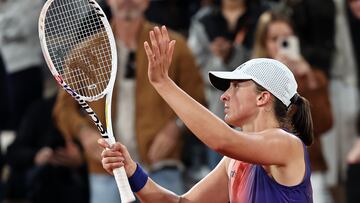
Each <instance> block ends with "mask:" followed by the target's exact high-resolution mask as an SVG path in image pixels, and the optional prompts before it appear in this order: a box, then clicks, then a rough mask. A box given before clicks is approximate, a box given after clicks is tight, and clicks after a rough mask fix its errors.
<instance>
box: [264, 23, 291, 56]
mask: <svg viewBox="0 0 360 203" xmlns="http://www.w3.org/2000/svg"><path fill="white" fill-rule="evenodd" d="M291 35H293V30H292V29H291V27H290V25H289V24H288V23H286V22H283V21H277V22H273V23H270V25H269V28H268V33H267V35H266V39H265V49H266V51H267V53H268V56H269V57H270V58H275V57H276V56H277V54H278V52H279V41H280V40H281V39H284V38H287V37H289V36H291Z"/></svg>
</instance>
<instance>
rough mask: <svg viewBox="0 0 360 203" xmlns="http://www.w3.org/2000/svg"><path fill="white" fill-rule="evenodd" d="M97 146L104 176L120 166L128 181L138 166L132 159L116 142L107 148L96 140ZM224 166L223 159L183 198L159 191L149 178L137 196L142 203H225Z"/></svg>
mask: <svg viewBox="0 0 360 203" xmlns="http://www.w3.org/2000/svg"><path fill="white" fill-rule="evenodd" d="M98 143H99V144H100V146H101V147H103V148H104V151H103V153H102V154H101V156H102V165H103V167H104V168H105V170H106V171H107V172H109V173H110V174H112V170H113V169H114V168H118V167H122V166H123V167H124V168H125V171H126V174H127V176H128V177H131V176H132V175H133V174H134V173H135V170H136V168H137V164H136V163H135V162H134V161H133V160H132V159H131V157H130V155H129V153H128V151H127V149H126V147H125V146H124V145H122V144H120V143H118V142H117V143H115V144H114V145H113V146H111V147H110V146H109V145H108V144H107V143H106V141H105V140H104V139H99V142H98ZM109 148H110V149H109ZM227 163H228V159H227V158H224V159H223V160H222V161H221V162H220V163H219V164H218V166H217V167H216V168H215V169H214V170H213V171H212V172H211V173H210V174H208V175H207V176H206V177H205V178H204V179H203V180H201V181H200V182H199V183H197V184H196V185H195V186H194V187H193V188H192V189H191V190H190V191H188V192H187V193H185V194H184V195H182V196H179V195H176V194H175V193H173V192H171V191H169V190H167V189H165V188H163V187H161V186H160V185H158V184H156V183H155V182H154V181H153V180H151V179H150V178H148V179H147V182H146V183H145V185H144V187H143V188H141V189H140V190H139V191H138V192H137V193H136V195H137V197H138V198H139V200H140V201H141V202H169V203H180V202H181V203H193V202H196V203H202V202H204V203H205V202H209V200H212V202H228V201H229V198H228V176H227V173H226V171H227V170H226V165H227Z"/></svg>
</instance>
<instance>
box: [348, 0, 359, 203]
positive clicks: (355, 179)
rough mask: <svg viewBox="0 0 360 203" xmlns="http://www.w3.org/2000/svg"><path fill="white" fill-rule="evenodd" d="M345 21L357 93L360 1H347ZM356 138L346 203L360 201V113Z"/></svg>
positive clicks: (351, 154)
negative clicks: (355, 72)
mask: <svg viewBox="0 0 360 203" xmlns="http://www.w3.org/2000/svg"><path fill="white" fill-rule="evenodd" d="M346 5H347V6H346V11H347V18H348V19H347V20H348V23H349V28H350V30H349V31H350V36H351V40H352V45H353V46H352V48H353V53H354V54H353V55H354V59H355V60H354V61H355V64H356V71H357V79H358V91H359V89H360V88H359V87H360V80H359V78H360V40H359V37H358V36H360V1H359V0H348V1H347V4H346ZM356 129H357V133H356V135H357V138H356V140H355V142H354V144H353V145H352V148H351V149H350V151H349V153H348V155H347V162H348V169H347V181H346V197H347V202H348V203H355V202H359V201H360V194H359V188H360V176H359V174H360V137H359V136H360V113H358V114H357V122H356Z"/></svg>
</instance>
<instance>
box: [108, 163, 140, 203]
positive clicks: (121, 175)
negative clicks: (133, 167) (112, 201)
mask: <svg viewBox="0 0 360 203" xmlns="http://www.w3.org/2000/svg"><path fill="white" fill-rule="evenodd" d="M113 173H114V177H115V180H116V184H117V186H118V189H119V192H120V197H121V202H123V203H128V202H133V201H135V196H134V194H133V192H132V191H131V188H130V184H129V181H128V179H127V175H126V172H125V169H124V167H120V168H116V169H114V170H113Z"/></svg>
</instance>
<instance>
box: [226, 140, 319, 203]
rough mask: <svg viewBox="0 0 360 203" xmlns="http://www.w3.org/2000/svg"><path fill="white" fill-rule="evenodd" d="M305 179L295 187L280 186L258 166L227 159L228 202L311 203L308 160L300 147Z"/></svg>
mask: <svg viewBox="0 0 360 203" xmlns="http://www.w3.org/2000/svg"><path fill="white" fill-rule="evenodd" d="M304 156H305V176H304V179H303V181H302V182H301V183H299V184H298V185H295V186H291V187H288V186H284V185H281V184H279V183H277V182H276V181H275V180H273V179H272V178H270V177H269V176H268V174H267V173H266V171H265V169H264V168H263V167H262V166H261V165H256V164H249V163H244V162H241V161H236V160H231V161H230V164H229V170H231V171H229V177H230V181H229V184H230V185H229V193H230V194H229V197H230V202H231V203H285V202H286V203H312V202H313V200H312V188H311V182H310V173H311V170H310V160H309V156H308V153H307V150H306V147H305V145H304Z"/></svg>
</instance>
